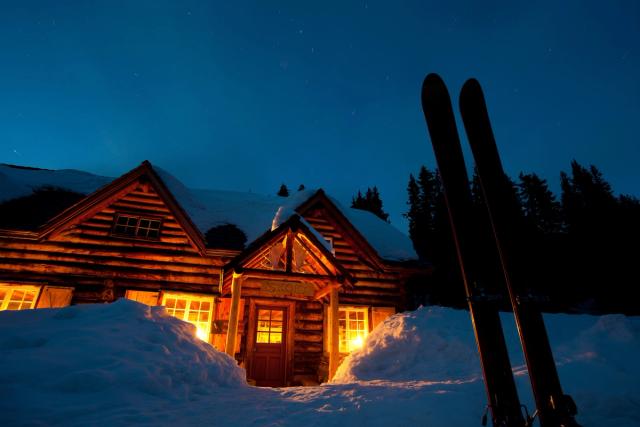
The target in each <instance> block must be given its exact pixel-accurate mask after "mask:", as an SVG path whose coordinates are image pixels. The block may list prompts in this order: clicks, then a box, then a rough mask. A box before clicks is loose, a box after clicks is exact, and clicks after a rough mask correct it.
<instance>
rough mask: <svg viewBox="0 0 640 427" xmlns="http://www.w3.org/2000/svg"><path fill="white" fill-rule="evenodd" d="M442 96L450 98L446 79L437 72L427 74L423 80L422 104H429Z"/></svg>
mask: <svg viewBox="0 0 640 427" xmlns="http://www.w3.org/2000/svg"><path fill="white" fill-rule="evenodd" d="M442 97H446V98H449V91H448V90H447V86H446V85H445V83H444V80H442V77H440V76H439V75H438V74H436V73H430V74H427V76H426V77H425V78H424V81H423V82H422V105H423V106H425V105H428V104H429V103H430V101H431V102H433V100H435V99H440V98H442Z"/></svg>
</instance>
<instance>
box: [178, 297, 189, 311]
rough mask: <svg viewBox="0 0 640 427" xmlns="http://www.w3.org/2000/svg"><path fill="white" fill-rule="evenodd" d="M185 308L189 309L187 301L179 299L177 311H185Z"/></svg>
mask: <svg viewBox="0 0 640 427" xmlns="http://www.w3.org/2000/svg"><path fill="white" fill-rule="evenodd" d="M185 308H187V301H186V300H183V299H179V300H177V301H176V309H177V310H184V309H185Z"/></svg>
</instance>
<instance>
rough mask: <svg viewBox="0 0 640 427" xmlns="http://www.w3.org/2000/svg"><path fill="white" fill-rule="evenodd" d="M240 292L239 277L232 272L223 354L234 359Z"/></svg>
mask: <svg viewBox="0 0 640 427" xmlns="http://www.w3.org/2000/svg"><path fill="white" fill-rule="evenodd" d="M241 290H242V283H241V275H240V274H238V273H236V272H235V271H234V272H233V279H232V280H231V310H230V311H229V326H228V327H227V343H226V345H225V347H224V349H225V353H227V354H228V355H229V356H231V357H234V356H235V354H236V336H237V334H238V317H239V316H238V313H239V305H240V291H241Z"/></svg>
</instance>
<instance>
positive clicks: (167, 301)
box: [162, 292, 214, 342]
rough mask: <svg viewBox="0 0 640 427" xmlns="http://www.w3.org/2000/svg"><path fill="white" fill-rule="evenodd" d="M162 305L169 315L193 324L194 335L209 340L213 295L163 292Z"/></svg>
mask: <svg viewBox="0 0 640 427" xmlns="http://www.w3.org/2000/svg"><path fill="white" fill-rule="evenodd" d="M162 305H164V307H165V309H166V310H167V313H168V314H170V315H171V316H173V317H177V318H178V319H181V320H184V321H185V322H189V323H191V324H192V325H193V326H195V327H196V336H197V337H198V338H200V339H201V340H202V341H206V342H209V334H210V331H211V320H212V319H213V306H214V303H213V297H210V296H204V295H195V294H188V293H173V292H165V293H164V294H163V295H162Z"/></svg>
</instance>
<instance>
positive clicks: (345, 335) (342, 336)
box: [338, 307, 369, 353]
mask: <svg viewBox="0 0 640 427" xmlns="http://www.w3.org/2000/svg"><path fill="white" fill-rule="evenodd" d="M338 324H339V331H338V337H339V340H340V344H339V351H340V353H350V352H351V351H353V350H356V349H358V348H360V347H362V345H363V344H364V340H365V338H366V337H367V335H368V334H369V309H368V307H339V308H338Z"/></svg>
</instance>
